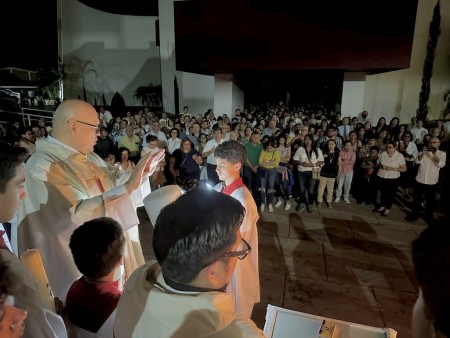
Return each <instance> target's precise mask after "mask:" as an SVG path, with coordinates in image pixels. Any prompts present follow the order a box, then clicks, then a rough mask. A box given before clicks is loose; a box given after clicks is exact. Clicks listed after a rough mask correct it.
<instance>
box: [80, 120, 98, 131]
mask: <svg viewBox="0 0 450 338" xmlns="http://www.w3.org/2000/svg"><path fill="white" fill-rule="evenodd" d="M75 121H77V122H79V123H82V124H85V125H87V126H90V127H92V128H95V129H96V130H97V129H98V125H96V124H92V123H87V122H84V121H79V120H75Z"/></svg>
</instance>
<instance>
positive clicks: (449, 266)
mask: <svg viewBox="0 0 450 338" xmlns="http://www.w3.org/2000/svg"><path fill="white" fill-rule="evenodd" d="M446 222H448V219H447V220H446ZM446 222H444V221H441V222H439V223H436V224H434V225H432V226H430V227H428V228H426V229H425V230H424V231H422V233H421V234H420V236H419V237H418V238H417V239H416V240H414V241H413V243H412V256H413V262H414V269H415V274H416V279H417V281H418V282H419V286H420V288H419V297H418V299H417V301H416V304H415V305H414V310H413V317H412V331H413V337H414V338H431V337H434V338H444V337H446V338H450V320H449V318H450V288H449V286H450V246H449V244H448V239H449V238H450V227H449V226H448V223H447V224H446Z"/></svg>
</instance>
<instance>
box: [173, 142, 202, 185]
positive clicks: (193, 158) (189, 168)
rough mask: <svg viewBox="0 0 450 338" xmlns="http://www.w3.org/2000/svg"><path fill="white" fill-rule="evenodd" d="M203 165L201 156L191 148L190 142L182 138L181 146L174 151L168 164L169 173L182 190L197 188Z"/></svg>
mask: <svg viewBox="0 0 450 338" xmlns="http://www.w3.org/2000/svg"><path fill="white" fill-rule="evenodd" d="M202 163H203V158H202V155H201V154H200V153H199V152H198V151H197V150H195V149H194V148H193V147H192V143H191V140H190V139H189V138H188V137H184V138H183V139H182V140H181V146H180V148H179V149H176V150H175V151H174V152H173V153H172V155H171V157H170V162H169V171H170V172H171V174H172V175H173V177H174V178H175V182H176V183H177V184H178V185H179V186H180V187H181V188H183V189H184V190H186V191H187V190H192V189H194V188H196V187H197V183H198V180H199V178H200V167H199V166H200V165H202Z"/></svg>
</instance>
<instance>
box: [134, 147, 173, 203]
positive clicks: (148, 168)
mask: <svg viewBox="0 0 450 338" xmlns="http://www.w3.org/2000/svg"><path fill="white" fill-rule="evenodd" d="M164 155H165V150H164V149H161V150H160V151H159V152H157V153H156V154H154V155H151V154H150V153H148V154H147V155H145V156H144V157H142V158H141V159H140V160H139V162H138V163H137V164H136V166H135V167H134V169H133V171H132V173H131V175H130V178H129V179H128V181H127V182H126V183H125V188H126V189H127V191H128V193H129V194H131V193H132V192H133V191H134V190H136V189H137V188H139V186H140V185H141V181H142V176H143V175H144V172H148V173H149V175H151V174H153V172H154V171H155V169H156V167H157V165H158V163H159V162H160V161H161V160H162V159H163V158H164Z"/></svg>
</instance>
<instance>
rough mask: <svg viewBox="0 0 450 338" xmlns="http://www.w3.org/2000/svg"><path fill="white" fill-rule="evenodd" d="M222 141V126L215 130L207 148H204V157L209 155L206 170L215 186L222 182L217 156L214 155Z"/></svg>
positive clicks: (207, 143) (209, 179) (206, 145)
mask: <svg viewBox="0 0 450 338" xmlns="http://www.w3.org/2000/svg"><path fill="white" fill-rule="evenodd" d="M222 142H223V139H222V130H221V129H220V128H216V129H214V130H213V139H211V140H209V141H208V142H206V144H205V148H203V153H202V157H203V158H205V157H207V159H206V172H207V174H208V181H210V182H211V183H212V186H215V185H216V184H217V183H219V182H220V179H219V176H218V175H217V172H216V167H217V162H216V158H215V157H214V151H215V150H216V147H217V146H218V145H219V144H221V143H222Z"/></svg>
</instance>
